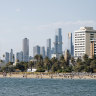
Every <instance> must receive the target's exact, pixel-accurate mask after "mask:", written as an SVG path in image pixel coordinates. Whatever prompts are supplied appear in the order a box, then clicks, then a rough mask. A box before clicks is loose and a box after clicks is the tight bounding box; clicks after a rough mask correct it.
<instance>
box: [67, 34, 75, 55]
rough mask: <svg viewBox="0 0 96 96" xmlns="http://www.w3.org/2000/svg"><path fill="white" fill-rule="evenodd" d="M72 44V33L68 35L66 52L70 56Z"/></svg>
mask: <svg viewBox="0 0 96 96" xmlns="http://www.w3.org/2000/svg"><path fill="white" fill-rule="evenodd" d="M73 49H74V48H73V43H72V33H70V32H69V33H68V50H69V53H70V55H71V56H73V54H74V53H73V51H74V50H73Z"/></svg>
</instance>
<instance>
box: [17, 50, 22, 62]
mask: <svg viewBox="0 0 96 96" xmlns="http://www.w3.org/2000/svg"><path fill="white" fill-rule="evenodd" d="M16 60H17V61H19V62H23V52H22V51H21V52H17V53H16Z"/></svg>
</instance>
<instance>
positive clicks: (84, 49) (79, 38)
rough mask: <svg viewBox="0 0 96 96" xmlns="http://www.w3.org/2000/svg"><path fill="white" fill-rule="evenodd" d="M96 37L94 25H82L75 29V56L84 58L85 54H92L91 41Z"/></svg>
mask: <svg viewBox="0 0 96 96" xmlns="http://www.w3.org/2000/svg"><path fill="white" fill-rule="evenodd" d="M94 38H96V30H94V29H93V27H81V28H80V29H79V30H77V31H75V36H74V39H75V40H74V41H75V42H74V56H75V59H77V58H78V57H80V58H82V57H83V56H84V54H87V55H88V56H90V42H91V40H93V39H94Z"/></svg>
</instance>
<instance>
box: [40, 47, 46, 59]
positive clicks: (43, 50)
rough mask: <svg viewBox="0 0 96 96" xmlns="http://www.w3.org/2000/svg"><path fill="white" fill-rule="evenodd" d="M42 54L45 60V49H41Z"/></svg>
mask: <svg viewBox="0 0 96 96" xmlns="http://www.w3.org/2000/svg"><path fill="white" fill-rule="evenodd" d="M40 54H41V55H42V57H43V58H45V47H44V46H43V47H41V48H40Z"/></svg>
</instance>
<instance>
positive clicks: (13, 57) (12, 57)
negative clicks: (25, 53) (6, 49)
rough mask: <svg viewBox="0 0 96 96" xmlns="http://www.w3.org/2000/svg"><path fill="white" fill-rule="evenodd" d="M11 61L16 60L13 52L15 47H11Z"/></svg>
mask: <svg viewBox="0 0 96 96" xmlns="http://www.w3.org/2000/svg"><path fill="white" fill-rule="evenodd" d="M9 62H15V56H14V54H13V49H11V52H10V55H9Z"/></svg>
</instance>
